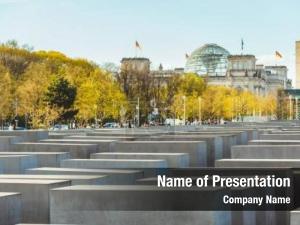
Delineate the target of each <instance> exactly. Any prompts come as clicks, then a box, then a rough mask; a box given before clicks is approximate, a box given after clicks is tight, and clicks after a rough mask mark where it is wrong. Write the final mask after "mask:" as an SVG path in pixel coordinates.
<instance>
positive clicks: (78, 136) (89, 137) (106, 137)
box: [65, 135, 135, 141]
mask: <svg viewBox="0 0 300 225" xmlns="http://www.w3.org/2000/svg"><path fill="white" fill-rule="evenodd" d="M65 138H66V139H76V140H81V139H85V140H117V141H133V140H135V138H134V137H130V136H124V137H123V136H84V135H74V136H67V137H65Z"/></svg>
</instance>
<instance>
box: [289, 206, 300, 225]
mask: <svg viewBox="0 0 300 225" xmlns="http://www.w3.org/2000/svg"><path fill="white" fill-rule="evenodd" d="M290 221H291V223H290V225H299V224H300V208H298V209H295V210H293V211H291V212H290Z"/></svg>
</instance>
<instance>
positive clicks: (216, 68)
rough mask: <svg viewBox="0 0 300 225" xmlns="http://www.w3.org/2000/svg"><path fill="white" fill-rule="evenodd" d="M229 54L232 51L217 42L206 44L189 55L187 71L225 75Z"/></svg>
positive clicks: (209, 74)
mask: <svg viewBox="0 0 300 225" xmlns="http://www.w3.org/2000/svg"><path fill="white" fill-rule="evenodd" d="M229 55H230V53H229V52H228V51H227V50H226V49H224V48H222V47H220V46H218V45H216V44H206V45H204V46H202V47H201V48H198V49H196V50H195V51H193V52H192V54H191V55H190V56H189V57H188V59H187V62H186V65H185V72H193V73H197V74H199V75H208V76H225V74H226V71H227V66H228V59H227V57H228V56H229Z"/></svg>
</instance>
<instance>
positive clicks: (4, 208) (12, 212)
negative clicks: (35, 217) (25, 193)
mask: <svg viewBox="0 0 300 225" xmlns="http://www.w3.org/2000/svg"><path fill="white" fill-rule="evenodd" d="M0 212H1V213H0V224H3V225H14V224H16V223H20V222H21V220H22V200H21V194H20V193H12V192H0Z"/></svg>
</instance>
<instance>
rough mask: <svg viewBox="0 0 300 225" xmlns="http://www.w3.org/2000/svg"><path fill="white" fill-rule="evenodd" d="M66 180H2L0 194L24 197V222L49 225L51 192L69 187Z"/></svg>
mask: <svg viewBox="0 0 300 225" xmlns="http://www.w3.org/2000/svg"><path fill="white" fill-rule="evenodd" d="M69 185H71V183H70V182H69V181H64V180H28V179H0V192H8V191H9V192H19V193H21V195H22V198H21V199H22V209H23V210H22V222H25V223H27V222H29V223H49V190H50V189H53V188H58V187H63V186H69Z"/></svg>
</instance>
